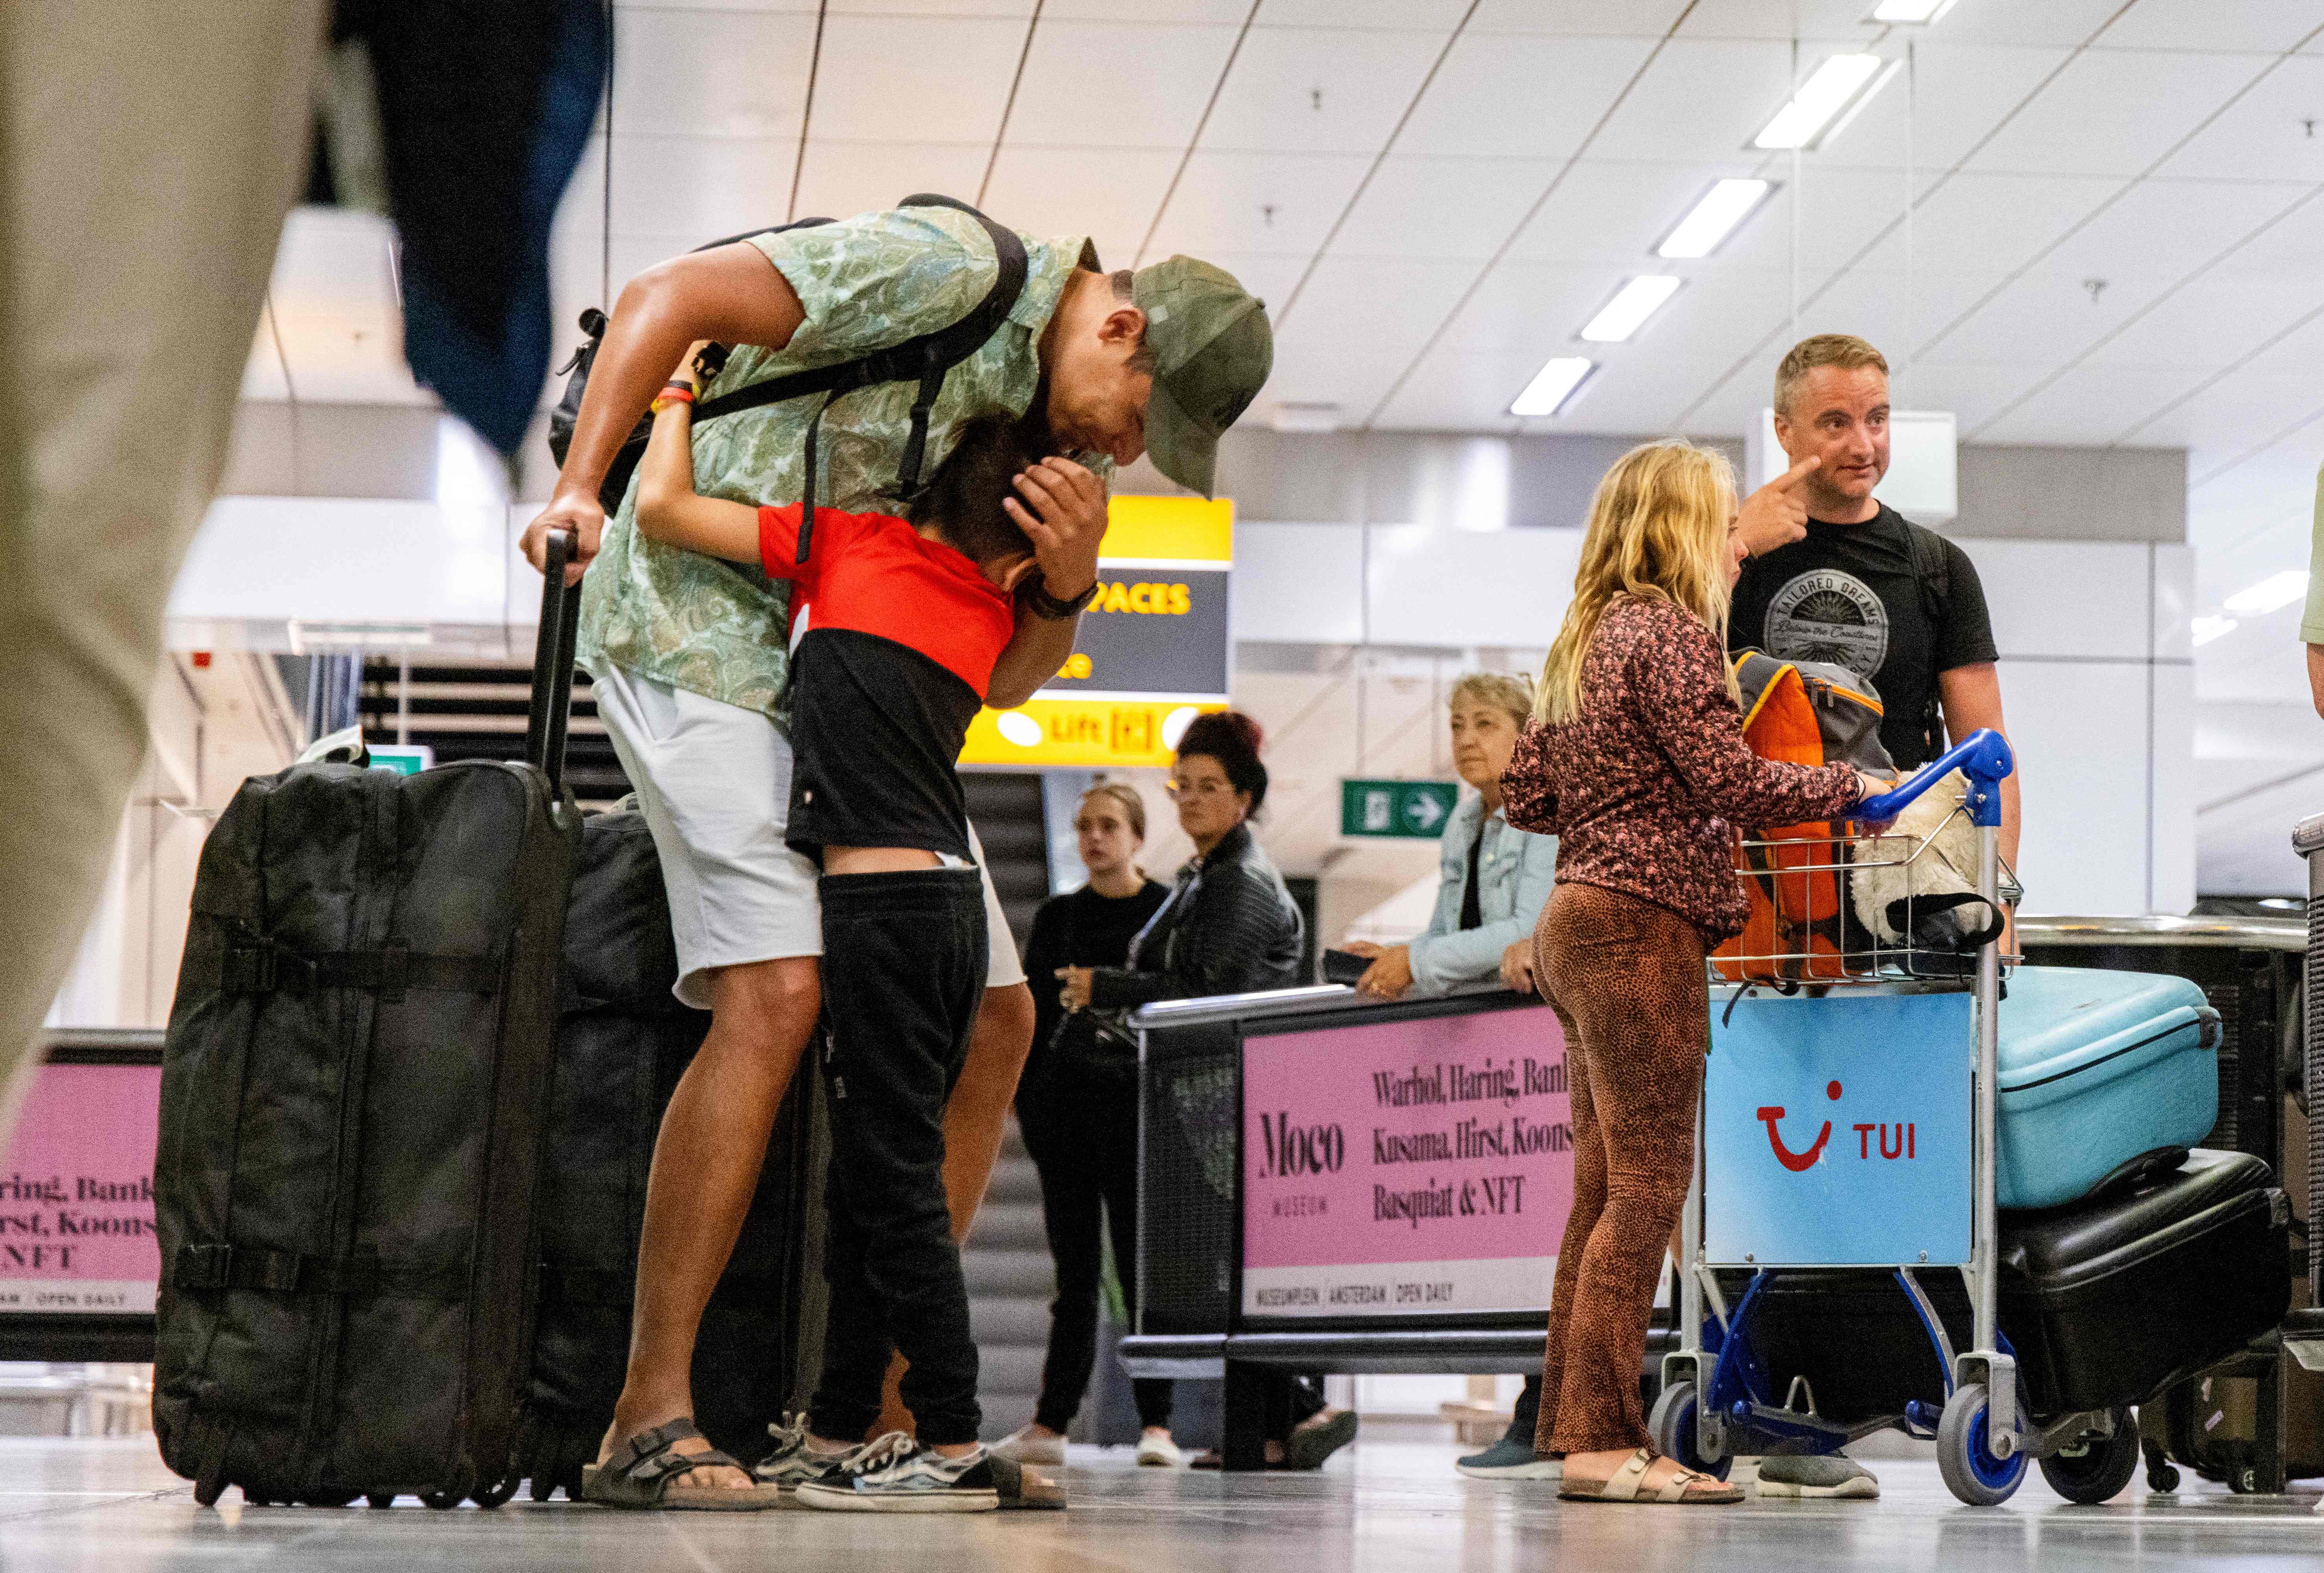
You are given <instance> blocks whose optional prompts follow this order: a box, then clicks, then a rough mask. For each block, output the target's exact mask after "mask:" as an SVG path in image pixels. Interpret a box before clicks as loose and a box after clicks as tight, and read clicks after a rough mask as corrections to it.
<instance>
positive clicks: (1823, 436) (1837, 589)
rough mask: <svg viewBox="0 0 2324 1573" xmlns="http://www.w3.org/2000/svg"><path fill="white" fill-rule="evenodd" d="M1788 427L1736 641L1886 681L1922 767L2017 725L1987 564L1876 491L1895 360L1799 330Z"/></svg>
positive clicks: (1747, 526) (1767, 1479)
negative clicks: (1983, 574) (1999, 658)
mask: <svg viewBox="0 0 2324 1573" xmlns="http://www.w3.org/2000/svg"><path fill="white" fill-rule="evenodd" d="M1775 440H1776V441H1778V442H1780V443H1781V444H1783V448H1784V453H1785V454H1786V455H1788V456H1789V457H1790V458H1791V461H1792V467H1791V470H1790V472H1789V473H1788V474H1785V475H1784V476H1782V477H1779V478H1777V479H1775V480H1774V481H1771V482H1769V483H1768V484H1767V485H1766V486H1762V487H1760V488H1759V489H1758V490H1757V491H1756V492H1754V493H1752V494H1751V495H1750V496H1748V497H1747V498H1746V499H1744V502H1743V507H1742V514H1741V517H1740V518H1739V519H1738V522H1737V532H1738V534H1740V535H1741V537H1742V538H1743V543H1744V545H1745V547H1746V548H1747V549H1748V551H1749V552H1750V554H1751V555H1750V559H1749V560H1748V561H1747V562H1746V563H1745V564H1744V568H1743V575H1742V578H1740V579H1738V581H1737V582H1736V586H1735V598H1734V601H1733V603H1732V607H1731V610H1730V612H1729V617H1728V624H1727V642H1728V647H1729V649H1730V650H1741V649H1744V648H1746V647H1756V648H1757V649H1761V650H1765V651H1766V652H1769V653H1770V654H1772V655H1775V656H1776V657H1778V658H1779V659H1782V660H1785V661H1822V662H1833V663H1835V664H1837V665H1840V666H1845V667H1847V668H1848V669H1849V671H1853V672H1855V673H1856V674H1857V675H1858V677H1861V678H1863V679H1865V680H1867V681H1868V682H1870V683H1871V684H1873V686H1874V687H1875V688H1876V689H1877V690H1878V692H1879V694H1880V697H1881V699H1882V701H1883V703H1884V705H1885V707H1886V718H1885V720H1884V721H1883V723H1882V725H1881V728H1880V740H1881V742H1882V743H1883V744H1885V745H1886V746H1887V749H1888V753H1889V755H1890V756H1891V757H1892V758H1894V759H1895V762H1896V763H1897V764H1898V765H1899V766H1900V767H1902V768H1904V769H1907V770H1911V769H1915V768H1917V767H1919V766H1920V765H1923V764H1925V763H1928V762H1929V761H1930V760H1932V759H1933V758H1935V757H1936V756H1937V754H1941V753H1942V752H1943V751H1944V748H1945V746H1946V745H1947V743H1949V742H1958V741H1960V739H1961V738H1963V737H1966V736H1969V734H1970V733H1971V732H1974V731H1976V730H1977V729H1978V727H1980V726H1990V727H1992V728H1993V729H1994V730H1995V731H1997V732H2000V733H2002V734H2003V735H2005V736H2006V735H2007V732H2008V728H2007V727H2006V726H2004V725H2003V723H2002V717H2001V679H2000V676H1999V673H1998V672H1997V671H1996V669H1995V664H1994V662H1995V658H1996V655H1997V651H1996V649H1995V646H1994V642H1993V624H1992V620H1991V618H1990V617H1989V616H1988V615H1987V612H1986V606H1985V588H1984V587H1983V586H1982V585H1981V584H1980V583H1979V582H1978V577H1977V568H1976V565H1975V564H1973V563H1971V562H1970V561H1969V555H1968V553H1966V552H1964V551H1961V549H1960V547H1958V546H1956V545H1954V544H1953V543H1952V542H1951V541H1947V540H1945V539H1944V538H1943V537H1942V536H1940V535H1938V534H1936V533H1935V532H1932V531H1929V530H1925V529H1923V528H1922V527H1921V526H1920V525H1918V524H1914V523H1911V522H1910V521H1908V520H1906V519H1905V518H1904V516H1903V515H1902V514H1898V513H1897V512H1896V511H1895V509H1894V508H1891V507H1888V506H1887V505H1886V504H1883V503H1881V502H1880V501H1879V499H1877V498H1876V497H1875V496H1873V495H1872V489H1873V488H1874V487H1875V486H1878V485H1879V484H1880V477H1882V476H1884V475H1886V473H1887V471H1888V363H1887V361H1886V359H1885V358H1883V357H1882V356H1881V354H1880V352H1879V351H1878V350H1877V349H1875V348H1874V347H1872V346H1871V345H1869V344H1867V343H1866V342H1865V341H1864V340H1863V339H1861V338H1854V337H1852V336H1850V335H1848V334H1844V333H1823V334H1818V335H1817V336H1816V337H1814V338H1803V339H1802V340H1800V342H1799V343H1797V344H1795V345H1794V346H1793V347H1792V348H1791V353H1789V354H1788V355H1786V356H1784V359H1783V364H1782V365H1780V366H1778V367H1777V368H1776V371H1775ZM2017 782H2018V775H2017V774H2015V773H2013V774H2011V775H2010V776H2009V777H2007V778H2006V780H2004V781H2003V782H2002V783H2001V854H2002V856H2003V857H2004V858H2005V859H2006V860H2007V861H2008V862H2009V863H2010V864H2011V865H2015V863H2016V861H2017V827H2018V811H2017ZM2011 947H2012V938H2011V936H2010V935H2008V934H2007V933H2005V934H2004V935H2003V937H2002V948H2003V949H2004V950H2007V949H2009V948H2011ZM1758 1488H1759V1494H1760V1495H1762V1496H1798V1497H1840V1498H1858V1499H1862V1498H1867V1497H1875V1496H1877V1495H1879V1494H1880V1484H1879V1482H1878V1481H1877V1480H1875V1479H1874V1478H1873V1476H1872V1474H1871V1472H1870V1471H1869V1470H1867V1469H1866V1468H1865V1467H1863V1466H1862V1465H1860V1464H1858V1463H1856V1462H1855V1461H1854V1460H1852V1459H1850V1458H1849V1457H1847V1456H1846V1455H1845V1454H1839V1453H1834V1454H1831V1455H1829V1456H1827V1457H1782V1458H1767V1459H1764V1460H1762V1461H1761V1463H1760V1466H1759V1487H1758Z"/></svg>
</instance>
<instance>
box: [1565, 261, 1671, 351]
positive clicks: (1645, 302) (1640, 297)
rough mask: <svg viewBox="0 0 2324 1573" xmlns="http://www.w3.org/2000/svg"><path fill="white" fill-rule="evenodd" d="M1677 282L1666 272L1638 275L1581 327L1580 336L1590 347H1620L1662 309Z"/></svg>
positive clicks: (1615, 293)
mask: <svg viewBox="0 0 2324 1573" xmlns="http://www.w3.org/2000/svg"><path fill="white" fill-rule="evenodd" d="M1678 284H1679V282H1678V280H1677V279H1675V278H1674V277H1673V276H1672V275H1670V274H1669V273H1641V274H1639V275H1638V276H1637V278H1635V279H1632V280H1631V281H1630V282H1628V283H1627V284H1624V285H1623V286H1622V287H1621V288H1620V289H1619V290H1618V291H1615V292H1614V298H1613V299H1612V300H1610V301H1607V302H1606V304H1605V305H1603V306H1601V307H1600V308H1599V310H1598V315H1597V316H1595V317H1592V318H1591V319H1590V320H1589V321H1588V322H1587V323H1585V324H1583V325H1582V338H1586V339H1588V340H1589V341H1590V342H1591V343H1592V344H1620V343H1622V342H1623V341H1624V340H1626V339H1628V338H1629V337H1630V335H1632V334H1633V333H1636V332H1637V330H1638V329H1639V328H1642V327H1644V326H1645V325H1646V319H1647V318H1649V317H1651V316H1653V315H1654V314H1655V312H1656V311H1659V310H1662V304H1663V302H1664V301H1667V300H1669V299H1670V298H1671V297H1672V296H1673V295H1674V294H1676V293H1678Z"/></svg>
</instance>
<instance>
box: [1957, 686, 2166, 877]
mask: <svg viewBox="0 0 2324 1573" xmlns="http://www.w3.org/2000/svg"><path fill="white" fill-rule="evenodd" d="M2146 681H2147V680H2146V667H2145V665H2144V662H2137V663H2134V662H2018V661H2005V662H2002V663H2001V697H2002V703H2003V705H2004V706H2005V707H2006V711H2007V714H2008V717H2009V740H2010V744H2011V746H2012V747H2013V748H2015V750H2016V753H2017V757H2018V763H2019V768H2020V770H2021V771H2022V773H2023V776H2022V780H2021V782H2020V787H2019V790H2020V792H2021V794H2022V797H2023V799H2024V816H2025V817H2024V842H2023V846H2022V847H2021V850H2020V853H2019V857H2018V868H2017V873H2018V876H2019V877H2020V878H2021V879H2023V880H2024V883H2025V910H2026V911H2030V912H2144V911H2146V910H2147V905H2146V902H2147V882H2148V879H2149V877H2150V876H2149V859H2150V846H2151V842H2152V840H2153V837H2152V836H2151V834H2150V832H2149V829H2148V819H2147V804H2148V781H2147V761H2146V729H2147V728H2146V718H2147V691H2146ZM2181 910H2182V911H2183V910H2184V909H2183V908H2182V909H2181Z"/></svg>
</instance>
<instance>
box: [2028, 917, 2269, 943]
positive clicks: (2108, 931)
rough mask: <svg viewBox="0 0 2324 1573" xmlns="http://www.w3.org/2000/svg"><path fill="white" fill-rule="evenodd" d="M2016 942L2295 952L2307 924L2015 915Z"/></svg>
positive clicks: (2202, 918)
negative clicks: (2183, 946) (2179, 946)
mask: <svg viewBox="0 0 2324 1573" xmlns="http://www.w3.org/2000/svg"><path fill="white" fill-rule="evenodd" d="M2017 942H2018V944H2019V945H2020V946H2021V947H2022V946H2026V945H2073V946H2081V945H2087V946H2091V947H2098V946H2114V945H2122V946H2165V945H2185V946H2193V947H2198V948H2218V949H2229V950H2287V951H2294V952H2297V951H2301V950H2305V949H2306V948H2308V925H2307V924H2306V923H2304V922H2302V921H2300V920H2299V919H2297V918H2226V917H2199V918H2173V917H2153V918H2114V917H2070V916H2063V915H2056V914H2052V915H2042V916H2034V915H2029V914H2024V913H2021V914H2019V916H2018V919H2017Z"/></svg>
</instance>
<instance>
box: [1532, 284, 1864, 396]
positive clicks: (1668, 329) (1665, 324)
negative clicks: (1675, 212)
mask: <svg viewBox="0 0 2324 1573" xmlns="http://www.w3.org/2000/svg"><path fill="white" fill-rule="evenodd" d="M1789 286H1790V280H1789V277H1788V275H1786V274H1784V273H1780V272H1777V271H1775V270H1774V269H1771V268H1746V267H1711V268H1698V269H1696V270H1695V271H1694V272H1693V273H1692V275H1691V276H1689V277H1688V278H1687V282H1686V283H1685V285H1684V286H1683V288H1682V289H1680V291H1678V293H1676V294H1675V295H1673V296H1672V297H1671V298H1670V303H1669V304H1668V305H1666V306H1665V307H1664V308H1663V309H1662V310H1659V311H1657V312H1655V314H1654V315H1653V316H1652V317H1650V318H1648V319H1646V327H1645V328H1641V329H1640V330H1639V331H1638V334H1637V337H1636V338H1632V339H1631V340H1630V341H1629V343H1628V345H1624V346H1609V347H1608V348H1609V352H1610V351H1612V350H1614V349H1617V348H1619V349H1622V350H1627V351H1628V353H1630V354H1634V355H1635V354H1638V353H1641V350H1642V347H1650V348H1645V349H1644V353H1646V354H1650V355H1655V356H1680V357H1683V358H1686V359H1690V360H1706V361H1707V360H1715V361H1718V362H1719V363H1720V365H1721V366H1722V367H1724V366H1726V365H1730V364H1732V363H1733V362H1734V361H1735V360H1736V359H1737V358H1738V356H1746V355H1749V354H1751V353H1753V352H1754V350H1755V349H1756V348H1757V346H1758V345H1759V343H1760V342H1761V341H1762V340H1763V339H1765V338H1767V336H1768V335H1769V334H1771V333H1773V332H1775V330H1776V329H1777V328H1781V327H1784V325H1785V320H1786V319H1787V318H1788V317H1789V315H1790V311H1791V291H1790V287H1789ZM1580 326H1581V324H1579V323H1576V324H1575V327H1577V328H1579V327H1580ZM1822 330H1823V325H1822V324H1821V322H1819V321H1816V320H1814V319H1805V318H1803V319H1802V322H1801V331H1802V332H1803V333H1815V332H1820V331H1822ZM1782 353H1783V347H1782V345H1781V344H1778V345H1777V346H1776V347H1775V350H1774V351H1773V352H1771V354H1770V356H1769V358H1768V362H1767V374H1768V375H1770V376H1772V375H1774V374H1775V359H1774V356H1778V355H1781V354H1782Z"/></svg>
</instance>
